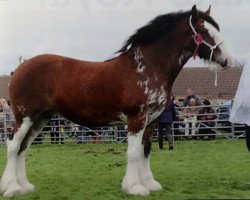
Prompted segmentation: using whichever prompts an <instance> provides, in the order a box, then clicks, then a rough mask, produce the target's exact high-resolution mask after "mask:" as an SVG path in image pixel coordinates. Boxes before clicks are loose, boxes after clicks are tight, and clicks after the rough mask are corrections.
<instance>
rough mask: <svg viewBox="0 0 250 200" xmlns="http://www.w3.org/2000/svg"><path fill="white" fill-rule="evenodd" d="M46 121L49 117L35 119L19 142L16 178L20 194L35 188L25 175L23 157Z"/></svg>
mask: <svg viewBox="0 0 250 200" xmlns="http://www.w3.org/2000/svg"><path fill="white" fill-rule="evenodd" d="M48 121H49V119H44V118H39V119H37V120H36V121H35V122H34V124H33V126H32V127H31V128H30V130H29V133H28V134H27V135H26V137H25V138H24V140H23V141H22V143H21V147H20V150H19V153H18V155H17V168H16V172H17V180H18V183H19V185H20V186H21V190H20V194H26V193H29V192H33V191H34V190H35V186H34V185H32V184H31V183H30V182H29V180H28V178H27V175H26V167H25V157H26V153H27V151H28V149H29V147H30V145H31V143H32V142H33V141H34V139H35V138H36V137H37V135H38V134H39V133H40V131H41V130H42V128H43V127H44V125H46V124H47V122H48Z"/></svg>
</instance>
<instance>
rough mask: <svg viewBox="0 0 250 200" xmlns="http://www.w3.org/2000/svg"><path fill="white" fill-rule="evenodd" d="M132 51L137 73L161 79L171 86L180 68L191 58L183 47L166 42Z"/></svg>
mask: <svg viewBox="0 0 250 200" xmlns="http://www.w3.org/2000/svg"><path fill="white" fill-rule="evenodd" d="M170 41H171V39H170ZM162 44H169V45H167V46H164V45H162ZM133 51H134V60H135V64H136V67H137V72H138V73H141V74H145V75H148V76H149V77H152V75H153V76H158V77H159V78H160V77H162V79H164V81H165V83H166V84H168V85H172V84H173V82H174V80H175V78H176V77H177V76H178V74H179V72H180V71H181V69H182V67H183V66H184V65H185V64H186V62H187V61H188V60H189V58H190V57H191V53H189V51H187V50H185V49H184V47H183V46H181V45H179V44H178V45H177V44H175V43H171V42H168V41H167V42H166V41H162V42H161V41H159V42H158V43H157V44H154V45H152V46H148V47H143V48H142V47H137V48H134V50H133Z"/></svg>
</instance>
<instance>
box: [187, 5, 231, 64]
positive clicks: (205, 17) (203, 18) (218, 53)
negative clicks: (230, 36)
mask: <svg viewBox="0 0 250 200" xmlns="http://www.w3.org/2000/svg"><path fill="white" fill-rule="evenodd" d="M210 9H211V6H210V7H209V9H208V10H207V11H206V12H201V11H197V9H196V6H195V5H194V6H193V8H192V10H191V15H190V18H189V26H190V32H189V34H190V36H191V37H192V38H193V41H191V48H192V50H193V51H194V58H195V56H196V54H197V55H198V56H199V57H200V58H202V59H204V60H206V61H208V62H214V63H217V64H219V65H220V66H222V67H223V68H228V67H231V66H232V64H233V57H232V55H231V53H230V52H229V51H228V49H227V47H226V45H225V42H224V41H223V39H221V38H220V29H219V26H218V24H217V23H216V22H215V21H214V20H213V19H212V18H211V17H210V16H209V15H210Z"/></svg>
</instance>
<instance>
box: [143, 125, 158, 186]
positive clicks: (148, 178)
mask: <svg viewBox="0 0 250 200" xmlns="http://www.w3.org/2000/svg"><path fill="white" fill-rule="evenodd" d="M154 128H155V123H151V124H150V125H148V126H147V127H146V129H145V133H144V136H143V145H144V156H143V157H142V158H141V163H140V165H141V167H140V170H139V177H140V182H141V183H142V185H143V186H144V187H146V188H147V189H148V190H149V191H158V190H161V189H162V186H161V184H160V183H158V182H157V181H156V180H155V179H154V177H153V174H152V172H151V169H150V151H151V139H152V134H153V131H154Z"/></svg>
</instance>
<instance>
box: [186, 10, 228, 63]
mask: <svg viewBox="0 0 250 200" xmlns="http://www.w3.org/2000/svg"><path fill="white" fill-rule="evenodd" d="M189 25H190V27H191V29H192V31H193V33H194V35H192V38H193V39H194V42H195V44H196V45H197V47H196V49H195V51H194V55H193V59H195V58H196V55H197V53H198V51H199V49H200V45H201V44H202V43H204V44H205V45H206V46H207V47H209V48H210V51H211V53H210V58H209V61H210V62H211V61H212V56H213V53H214V50H215V49H216V48H217V47H218V46H219V45H220V44H222V43H223V41H221V42H219V43H217V44H215V45H214V46H212V45H210V44H209V43H207V42H206V41H205V40H203V38H202V36H201V34H200V33H197V32H196V30H195V29H194V26H193V24H192V15H191V16H190V18H189Z"/></svg>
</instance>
